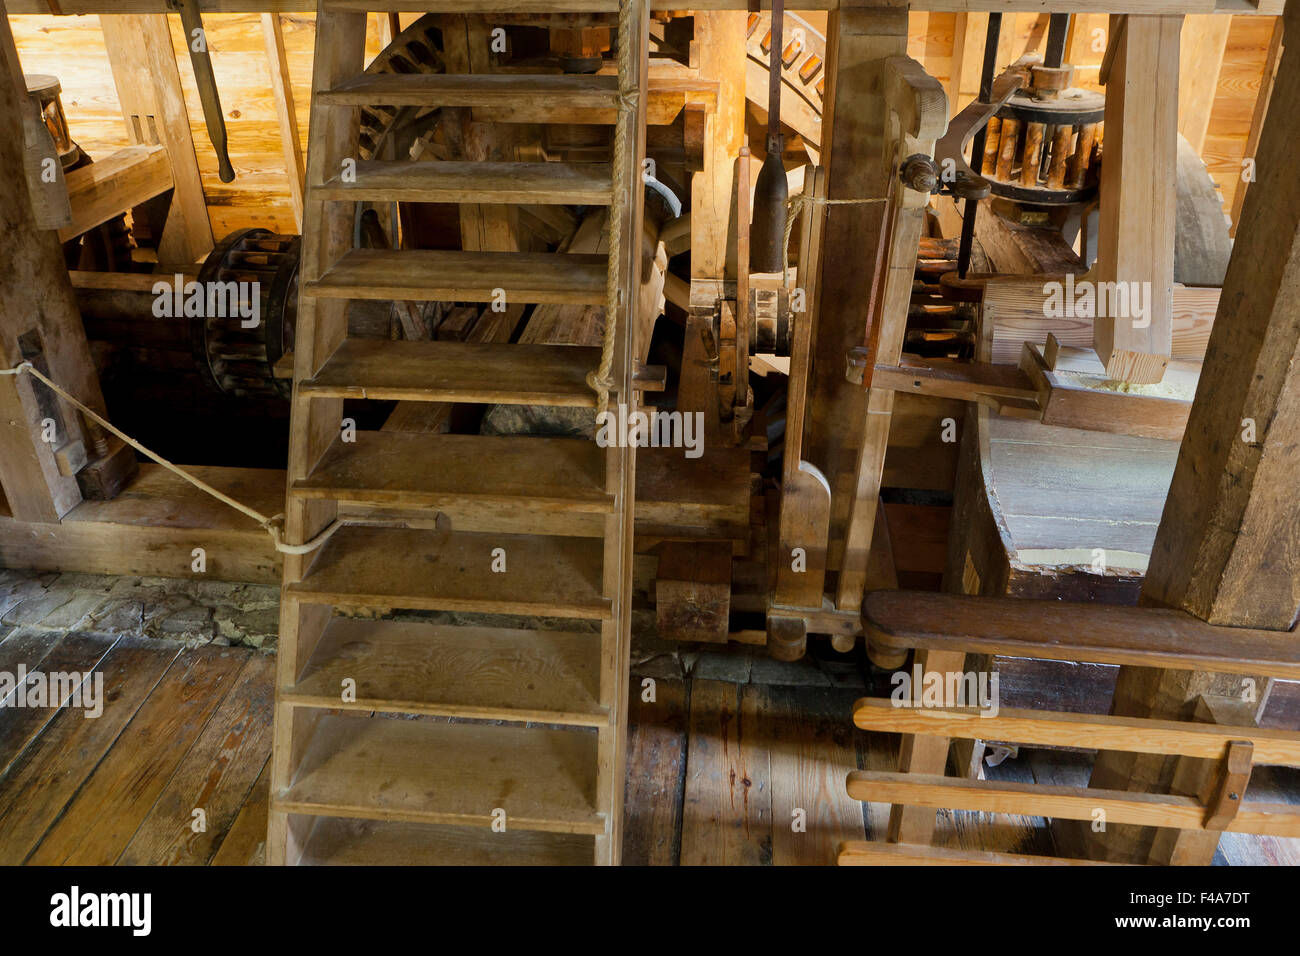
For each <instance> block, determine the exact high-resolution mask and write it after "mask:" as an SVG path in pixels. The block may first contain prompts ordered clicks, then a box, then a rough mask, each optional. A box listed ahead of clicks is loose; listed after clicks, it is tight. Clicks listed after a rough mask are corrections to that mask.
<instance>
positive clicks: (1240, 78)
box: [10, 12, 1276, 238]
mask: <svg viewBox="0 0 1300 956" xmlns="http://www.w3.org/2000/svg"><path fill="white" fill-rule="evenodd" d="M801 15H802V16H804V18H805V19H807V20H808V21H809V22H810V23H812V24H813V25H814V26H815V27H823V28H824V23H825V14H820V13H816V12H809V13H805V14H801ZM959 16H967V17H969V21H968V22H967V24H966V29H967V30H968V31H972V32H973V33H974V34H975V39H974V41H973V42H971V43H968V47H967V48H968V49H972V50H974V51H975V56H973V57H970V58H968V62H967V63H966V66H965V68H964V70H963V76H964V77H965V79H964V81H963V83H962V90H963V91H964V92H966V91H969V92H974V90H975V88H976V87H977V86H978V77H979V62H978V59H979V57H978V51H979V49H980V48H981V46H982V43H983V30H984V24H985V19H984V17H983V16H982V15H980V14H955V13H925V12H913V13H912V14H911V18H910V31H909V33H910V36H909V40H908V53H909V54H910V55H911V56H912V57H914V58H915V59H917V60H919V61H920V62H921V63H922V64H923V65H924V66H925V68H926V70H927V71H928V72H929V73H930V74H932V75H933V76H935V77H936V78H938V79H939V80H940V82H942V83H943V84H944V85H945V87H948V84H949V81H950V78H951V75H952V66H953V61H954V57H953V37H954V33H955V32H956V28H957V24H958V17H959ZM10 19H11V22H12V25H13V32H14V37H15V39H16V41H17V44H18V50H19V54H20V55H21V57H22V62H23V68H24V70H25V71H26V72H28V73H53V74H55V75H56V76H58V77H59V79H60V80H61V81H62V83H63V90H64V94H63V102H64V107H65V109H66V111H67V114H68V122H69V124H70V126H71V129H72V132H73V136H74V138H75V139H76V140H77V141H78V142H79V143H80V144H81V145H82V146H83V147H85V148H86V149H87V150H88V151H89V152H90V153H91V155H92V156H100V157H103V156H106V155H108V154H109V153H110V152H112V151H113V150H115V149H118V148H119V147H121V146H125V145H127V139H126V130H125V129H124V128H123V125H122V119H121V113H120V111H119V109H118V104H117V97H116V94H115V92H114V87H113V82H112V77H111V74H110V72H109V66H108V56H107V54H106V53H105V50H104V43H103V38H102V35H101V33H100V29H99V19H98V17H94V16H84V17H51V16H15V17H11V18H10ZM169 19H170V21H171V29H172V39H173V45H174V46H175V48H176V50H177V52H178V56H179V58H180V60H181V64H180V74H181V81H182V83H183V85H184V88H185V97H186V101H187V103H188V104H189V107H190V123H191V126H192V128H193V135H194V141H195V144H196V146H197V149H198V159H199V167H200V169H201V171H202V174H203V186H204V191H205V192H206V194H207V199H208V205H209V213H210V216H211V219H212V229H213V232H214V234H215V235H216V236H217V237H218V238H221V237H223V236H225V235H226V234H228V233H229V232H231V231H233V230H235V229H240V228H244V227H247V226H264V227H267V228H271V229H276V230H280V231H284V232H293V231H295V228H294V220H293V208H292V205H291V202H290V196H289V189H288V185H287V181H286V169H285V162H284V153H283V149H282V145H281V141H280V133H279V127H278V124H277V118H276V110H275V103H274V101H273V99H272V97H271V92H270V73H269V64H268V61H267V56H266V44H265V39H264V36H263V32H262V25H261V21H260V18H259V17H258V16H257V15H254V14H226V15H212V16H208V17H206V18H205V23H206V24H207V26H208V31H209V41H210V44H211V47H212V50H213V57H212V59H213V68H214V69H215V71H216V75H217V81H218V82H219V83H220V86H221V102H222V107H223V108H224V110H225V114H226V126H227V129H228V130H229V133H230V154H231V160H232V161H233V162H234V164H235V168H236V171H237V172H238V178H237V179H236V180H235V182H233V183H230V184H228V185H227V184H225V183H222V182H221V181H220V180H219V179H218V178H217V164H216V157H215V156H214V154H213V152H212V148H211V146H210V145H209V144H208V140H207V131H206V129H205V128H204V125H203V114H202V110H201V108H200V106H199V99H198V92H197V90H196V89H195V87H194V75H193V72H192V70H191V69H190V66H189V62H188V56H187V55H186V54H185V49H184V46H183V45H182V36H181V30H180V22H179V19H178V18H177V17H170V18H169ZM412 19H413V17H412V15H410V14H406V15H404V18H403V21H402V22H403V24H404V25H405V24H408V23H409V22H411V20H412ZM1275 20H1276V18H1274V17H1263V16H1236V17H1232V25H1231V28H1230V30H1229V32H1228V40H1227V47H1226V50H1225V54H1224V59H1223V67H1222V72H1221V74H1220V80H1219V88H1218V93H1217V95H1216V97H1215V99H1214V105H1213V110H1212V114H1211V118H1210V123H1209V133H1208V136H1207V137H1206V145H1205V153H1204V157H1205V159H1206V161H1207V164H1208V166H1209V168H1210V173H1211V175H1212V176H1213V177H1214V179H1215V182H1217V183H1218V185H1219V187H1220V190H1221V191H1222V193H1223V199H1224V208H1225V211H1229V210H1231V209H1232V203H1233V198H1234V196H1235V194H1236V192H1237V189H1238V187H1239V185H1240V183H1241V160H1242V157H1243V155H1244V153H1245V150H1246V143H1247V139H1248V137H1249V135H1250V126H1251V117H1252V114H1253V112H1254V106H1255V100H1256V98H1257V96H1258V94H1259V89H1260V86H1261V80H1262V77H1263V73H1264V66H1265V61H1266V59H1267V55H1268V46H1269V39H1270V37H1271V35H1272V31H1273V26H1274V23H1275ZM1106 21H1107V18H1106V16H1105V15H1100V14H1085V15H1080V16H1076V17H1075V25H1074V30H1073V36H1072V38H1071V43H1070V48H1069V59H1070V61H1071V62H1073V63H1074V64H1075V66H1076V67H1078V71H1077V73H1076V78H1077V79H1076V82H1077V83H1078V84H1079V85H1081V86H1084V87H1091V88H1096V87H1097V71H1098V68H1099V66H1100V64H1101V58H1102V52H1103V51H1104V40H1100V41H1099V40H1098V38H1097V37H1096V36H1094V31H1095V30H1103V31H1104V30H1105V27H1106ZM282 22H283V27H284V40H285V47H286V52H287V59H288V66H289V73H290V77H291V79H292V88H293V95H294V103H295V107H296V109H297V113H298V121H299V125H300V129H299V134H300V136H301V139H302V143H303V148H304V149H306V142H307V116H308V98H309V83H310V78H311V67H312V64H311V60H312V48H313V43H314V38H315V18H314V17H313V16H312V15H311V14H299V13H295V14H285V15H283V21H282ZM1047 22H1048V17H1047V15H1046V14H1033V13H1019V14H1015V15H1014V16H1006V17H1004V18H1003V25H1004V30H1005V32H1006V36H1005V37H1004V40H1003V43H1002V44H1001V55H1000V56H999V65H1000V66H1001V65H1005V64H1006V63H1009V62H1011V61H1012V60H1014V59H1015V58H1017V57H1018V56H1020V55H1021V54H1022V53H1023V52H1025V50H1026V49H1028V48H1031V47H1032V48H1035V49H1038V48H1041V46H1042V44H1043V42H1044V40H1045V37H1046V32H1047ZM380 32H381V28H380V25H379V22H378V15H374V16H372V17H371V18H370V29H369V31H368V36H367V54H368V55H369V56H373V55H374V54H376V53H378V52H379V50H380V48H381V47H380ZM1094 47H1100V49H1095V48H1094ZM971 60H973V61H974V62H970V61H971Z"/></svg>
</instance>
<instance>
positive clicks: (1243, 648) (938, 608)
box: [862, 577, 1300, 683]
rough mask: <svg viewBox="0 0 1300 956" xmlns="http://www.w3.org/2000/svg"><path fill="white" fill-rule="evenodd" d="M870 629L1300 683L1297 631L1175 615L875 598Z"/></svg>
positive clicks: (888, 638)
mask: <svg viewBox="0 0 1300 956" xmlns="http://www.w3.org/2000/svg"><path fill="white" fill-rule="evenodd" d="M1147 580H1150V577H1148V579H1147ZM862 622H863V625H864V626H865V627H866V630H867V634H868V636H869V637H870V638H871V639H872V640H873V641H877V642H879V643H880V645H881V646H884V647H890V648H908V647H919V648H926V649H930V650H936V651H938V650H943V651H954V650H957V651H969V652H972V653H985V654H1000V655H1003V656H1011V657H1030V658H1038V659H1043V660H1067V661H1086V662H1089V663H1096V664H1120V665H1129V666H1142V667H1151V668H1157V667H1167V668H1178V669H1181V670H1186V671H1195V670H1202V671H1215V672H1218V673H1223V674H1258V673H1265V674H1268V675H1269V676H1271V677H1280V678H1284V679H1286V680H1295V679H1297V678H1300V644H1297V643H1296V642H1294V641H1293V640H1292V639H1291V637H1290V635H1289V634H1287V633H1280V632H1278V631H1274V630H1264V629H1261V628H1252V627H1250V626H1248V625H1246V626H1240V627H1220V626H1217V625H1214V624H1207V623H1206V622H1205V621H1202V620H1201V619H1200V618H1197V617H1195V616H1193V615H1191V614H1189V613H1187V612H1186V611H1182V610H1176V609H1173V608H1155V607H1153V608H1134V607H1123V606H1115V605H1108V604H1084V603H1068V602H1063V601H1039V600H1030V599H1028V598H994V597H977V596H971V595H960V594H943V593H938V592H934V593H931V592H925V591H874V592H872V593H871V594H869V595H867V599H866V601H865V602H863V605H862ZM1238 683H1240V682H1238Z"/></svg>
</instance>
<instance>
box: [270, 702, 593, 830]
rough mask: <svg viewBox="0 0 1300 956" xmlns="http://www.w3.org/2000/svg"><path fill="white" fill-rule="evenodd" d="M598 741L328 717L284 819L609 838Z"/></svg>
mask: <svg viewBox="0 0 1300 956" xmlns="http://www.w3.org/2000/svg"><path fill="white" fill-rule="evenodd" d="M596 739H597V735H596V733H595V732H594V731H585V730H542V729H540V728H528V727H522V726H504V727H495V726H490V725H484V724H464V723H447V722H445V721H442V720H438V719H436V718H427V719H417V720H403V719H397V718H386V717H361V716H355V715H350V714H333V715H326V716H323V717H321V718H320V720H318V721H317V723H316V726H315V728H314V729H313V730H312V731H311V737H310V739H309V740H307V741H305V742H304V749H303V751H302V753H303V756H302V760H301V763H300V764H299V766H298V769H297V772H296V773H295V774H294V777H293V782H292V783H291V784H290V786H289V788H288V791H287V792H286V793H285V794H284V796H282V797H280V798H278V799H277V800H276V801H275V807H276V809H277V810H281V811H287V812H289V813H304V814H311V815H313V816H338V817H360V818H363V819H371V820H399V821H405V822H408V823H448V824H460V825H471V826H473V825H477V826H481V827H483V828H484V830H485V831H486V832H489V833H490V830H489V827H490V825H491V823H492V813H493V811H494V810H497V809H502V810H505V812H506V827H507V832H508V831H509V830H514V829H518V830H546V831H550V832H554V833H590V834H599V833H603V832H604V821H603V819H602V817H601V815H600V814H599V813H598V812H597V810H596V805H595V782H596V770H597V752H596Z"/></svg>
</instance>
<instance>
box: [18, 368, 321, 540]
mask: <svg viewBox="0 0 1300 956" xmlns="http://www.w3.org/2000/svg"><path fill="white" fill-rule="evenodd" d="M24 373H26V374H28V375H30V376H32V377H33V378H35V379H38V380H39V381H42V382H44V383H45V384H46V385H47V386H48V387H49V388H51V389H52V390H53V391H55V392H56V393H58V394H59V395H61V396H62V397H63V398H64V399H66V400H67V401H68V402H71V403H72V404H73V405H75V406H76V407H77V408H78V409H80V410H81V412H82V413H83V414H84V415H87V416H89V417H90V418H91V419H93V420H94V421H95V422H96V423H97V424H99V425H100V426H102V427H104V428H107V429H108V430H109V431H110V432H112V433H113V434H114V435H116V436H117V437H118V438H120V439H122V441H124V442H126V443H127V444H128V445H130V446H131V447H132V448H134V449H135V450H136V451H138V452H140V453H141V454H143V455H146V456H148V457H149V458H152V459H153V460H154V461H156V462H157V463H158V464H160V465H162V466H163V467H164V468H166V469H167V470H168V471H171V472H173V473H175V474H177V475H180V477H182V478H184V479H185V480H186V481H188V482H189V483H190V484H192V485H193V486H194V487H195V488H198V489H199V490H200V491H203V492H206V493H207V494H209V495H211V496H212V497H214V498H216V499H217V500H218V501H220V502H221V503H223V504H226V505H229V506H230V507H232V508H234V509H235V510H236V511H240V512H242V513H244V514H246V515H248V517H250V518H252V519H253V520H254V521H256V522H257V523H258V524H259V525H261V526H262V528H264V529H265V530H266V532H267V533H268V534H270V536H271V540H272V541H274V542H275V550H276V551H279V552H280V553H281V554H309V553H310V552H312V551H315V550H316V549H317V548H319V547H320V546H321V545H322V544H324V543H325V542H326V541H327V540H328V539H329V537H330V535H332V534H333V533H334V532H335V531H337V530H338V529H339V528H340V527H341V525H342V522H340V521H339V520H338V519H337V518H336V519H335V520H334V521H331V522H330V523H329V525H328V526H327V527H326V528H325V529H324V530H323V531H321V532H320V534H318V535H316V536H315V537H314V538H312V539H311V540H310V541H308V542H307V543H305V544H285V543H284V541H283V540H282V538H281V537H280V534H281V529H282V528H283V525H284V514H283V513H281V514H276V515H271V516H270V517H267V516H266V515H264V514H262V513H261V512H260V511H258V510H257V509H256V508H250V507H249V506H248V505H246V504H243V503H242V502H239V501H236V500H235V499H234V498H232V497H230V496H229V495H227V494H224V493H223V492H220V491H218V490H217V489H216V488H213V487H212V486H211V485H210V484H208V483H207V482H205V481H203V480H201V479H199V478H196V477H194V476H193V475H192V474H190V473H189V472H188V471H186V470H185V469H184V468H181V467H180V466H179V465H174V464H172V463H171V462H170V461H168V460H167V459H166V458H164V457H162V455H159V454H157V453H156V452H152V451H150V450H149V449H148V448H145V447H144V445H141V444H140V443H139V442H138V441H136V440H135V439H134V438H132V437H131V436H130V435H128V434H127V433H126V432H124V431H122V430H121V429H120V428H116V427H115V426H114V425H113V424H112V423H111V422H109V421H108V420H107V419H105V418H103V417H102V416H100V415H99V414H98V413H97V412H96V411H95V410H94V409H93V408H88V407H87V406H85V405H84V404H82V403H81V402H80V401H78V400H77V399H76V398H74V397H73V396H71V395H69V394H68V393H67V392H65V391H64V390H63V389H61V388H60V387H59V386H58V385H56V384H55V383H54V382H52V381H51V380H50V379H49V378H48V377H47V376H45V375H44V374H42V373H41V371H40V369H38V368H36V366H34V365H32V363H31V362H19V363H18V364H17V365H15V366H14V367H13V368H0V375H22V374H24Z"/></svg>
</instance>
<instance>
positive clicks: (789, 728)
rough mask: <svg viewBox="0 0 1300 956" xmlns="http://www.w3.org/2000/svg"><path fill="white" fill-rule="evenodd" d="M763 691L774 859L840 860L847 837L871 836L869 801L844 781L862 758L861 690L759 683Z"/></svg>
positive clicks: (801, 862) (785, 862) (788, 862)
mask: <svg viewBox="0 0 1300 956" xmlns="http://www.w3.org/2000/svg"><path fill="white" fill-rule="evenodd" d="M756 693H757V697H758V704H759V709H760V713H761V714H762V726H763V740H764V743H765V744H766V746H767V748H768V751H769V761H770V768H771V781H772V862H773V864H775V865H777V866H833V865H834V863H835V851H836V847H837V846H839V844H840V843H842V842H843V841H845V840H862V839H865V838H866V829H865V826H864V824H863V818H862V804H861V803H860V802H859V801H857V800H853V799H851V798H850V797H849V795H848V793H847V791H846V790H845V785H844V780H845V777H846V776H847V774H848V772H849V771H850V770H851V769H854V768H855V767H856V766H857V751H856V749H855V747H854V742H853V736H854V729H853V721H852V713H853V701H854V700H855V699H856V698H857V697H860V696H861V691H858V690H831V689H829V688H820V687H819V688H800V689H797V690H796V689H795V688H790V687H759V688H757V689H756ZM796 811H799V819H798V821H797V820H796V816H795V813H796ZM796 822H798V824H799V825H800V828H799V829H796Z"/></svg>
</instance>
